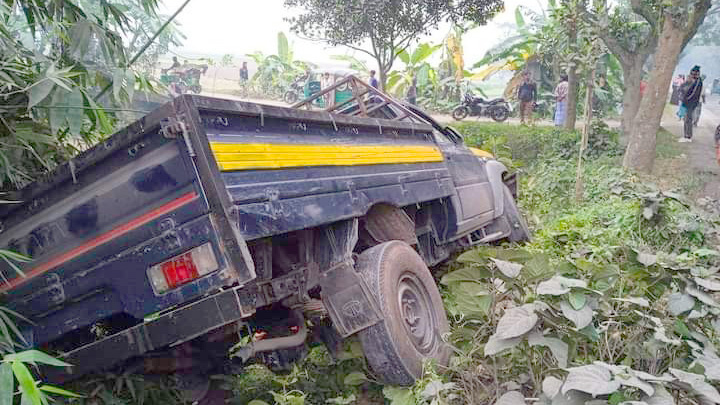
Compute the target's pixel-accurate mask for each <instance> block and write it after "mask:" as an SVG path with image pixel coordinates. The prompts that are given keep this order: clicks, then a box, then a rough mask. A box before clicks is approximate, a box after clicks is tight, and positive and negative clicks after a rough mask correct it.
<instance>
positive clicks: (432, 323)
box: [397, 273, 437, 354]
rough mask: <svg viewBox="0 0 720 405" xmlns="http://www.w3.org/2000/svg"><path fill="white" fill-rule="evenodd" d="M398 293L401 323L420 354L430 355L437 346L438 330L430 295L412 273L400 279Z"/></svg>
mask: <svg viewBox="0 0 720 405" xmlns="http://www.w3.org/2000/svg"><path fill="white" fill-rule="evenodd" d="M397 291H398V294H397V298H398V306H399V307H400V316H401V318H402V319H401V321H402V324H403V327H405V330H406V331H407V335H408V336H409V337H410V340H411V341H412V343H413V345H414V346H415V348H416V349H417V350H418V351H419V352H420V353H422V354H428V353H430V352H431V351H432V349H433V347H434V346H435V330H436V329H437V319H436V317H435V314H434V313H433V311H432V303H431V301H430V294H428V292H427V289H425V286H424V285H423V284H422V282H420V280H419V279H418V278H417V277H416V276H415V275H413V274H411V273H405V274H403V275H402V276H401V277H400V280H399V281H398V289H397Z"/></svg>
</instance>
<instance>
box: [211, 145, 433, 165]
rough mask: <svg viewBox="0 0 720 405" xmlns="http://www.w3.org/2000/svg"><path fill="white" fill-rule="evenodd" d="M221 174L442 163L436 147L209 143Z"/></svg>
mask: <svg viewBox="0 0 720 405" xmlns="http://www.w3.org/2000/svg"><path fill="white" fill-rule="evenodd" d="M210 147H211V149H212V151H213V154H214V155H215V160H217V162H218V165H219V166H220V170H222V171H231V170H247V169H279V168H285V167H305V166H356V165H377V164H392V163H426V162H442V161H443V155H442V153H441V152H440V150H439V149H438V148H437V147H435V146H425V145H324V144H320V145H306V144H278V143H224V142H210Z"/></svg>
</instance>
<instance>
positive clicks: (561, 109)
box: [554, 75, 568, 127]
mask: <svg viewBox="0 0 720 405" xmlns="http://www.w3.org/2000/svg"><path fill="white" fill-rule="evenodd" d="M554 94H555V126H556V127H561V126H563V125H565V116H566V115H567V96H568V77H567V75H562V76H560V83H558V85H557V86H556V87H555V92H554Z"/></svg>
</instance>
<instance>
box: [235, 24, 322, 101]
mask: <svg viewBox="0 0 720 405" xmlns="http://www.w3.org/2000/svg"><path fill="white" fill-rule="evenodd" d="M247 56H249V57H251V58H252V59H253V61H255V64H257V72H255V74H254V75H253V77H252V78H251V80H250V83H251V84H252V85H254V86H256V87H258V88H259V90H261V91H264V92H266V93H270V94H275V93H278V92H280V94H275V95H281V91H282V90H283V89H284V88H285V87H286V86H288V85H289V84H290V83H291V82H292V81H293V80H294V79H295V78H296V77H297V76H299V75H300V74H302V73H303V72H304V71H305V70H306V69H308V68H310V67H312V66H313V65H312V64H311V63H308V62H304V61H300V60H295V59H294V53H293V50H292V47H291V46H290V44H289V43H288V40H287V36H285V33H283V32H279V33H278V40H277V54H274V55H265V54H263V53H262V52H255V53H251V54H247Z"/></svg>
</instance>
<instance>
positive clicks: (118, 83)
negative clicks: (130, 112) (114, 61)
mask: <svg viewBox="0 0 720 405" xmlns="http://www.w3.org/2000/svg"><path fill="white" fill-rule="evenodd" d="M124 79H125V69H123V68H117V69H115V72H114V73H113V86H112V91H113V97H114V98H115V101H116V102H120V91H121V90H122V88H123V81H124Z"/></svg>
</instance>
